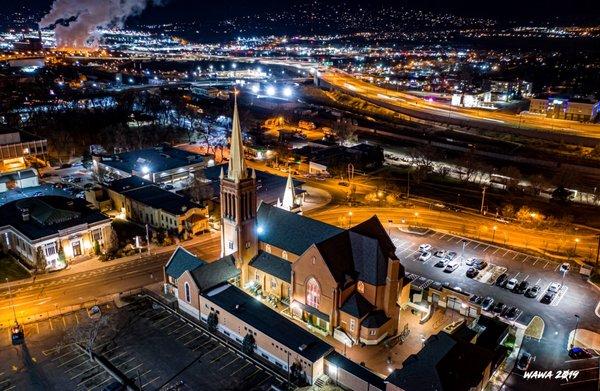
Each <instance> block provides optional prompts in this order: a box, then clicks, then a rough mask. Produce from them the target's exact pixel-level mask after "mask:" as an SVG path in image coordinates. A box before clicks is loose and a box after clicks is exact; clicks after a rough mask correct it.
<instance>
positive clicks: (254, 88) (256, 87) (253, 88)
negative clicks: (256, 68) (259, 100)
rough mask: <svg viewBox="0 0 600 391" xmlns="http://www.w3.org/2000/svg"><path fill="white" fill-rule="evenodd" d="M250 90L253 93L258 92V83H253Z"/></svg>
mask: <svg viewBox="0 0 600 391" xmlns="http://www.w3.org/2000/svg"><path fill="white" fill-rule="evenodd" d="M252 92H253V93H255V94H258V93H259V92H260V85H258V84H254V85H253V86H252Z"/></svg>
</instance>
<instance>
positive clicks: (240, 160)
mask: <svg viewBox="0 0 600 391" xmlns="http://www.w3.org/2000/svg"><path fill="white" fill-rule="evenodd" d="M237 93H238V92H237V91H235V93H234V95H233V96H234V98H233V99H234V103H233V118H232V126H231V145H230V148H229V169H228V171H227V178H228V179H230V180H232V181H235V182H238V181H240V180H242V179H246V178H247V177H248V172H247V171H246V163H245V162H244V144H243V138H242V127H241V126H240V117H239V115H238V108H237Z"/></svg>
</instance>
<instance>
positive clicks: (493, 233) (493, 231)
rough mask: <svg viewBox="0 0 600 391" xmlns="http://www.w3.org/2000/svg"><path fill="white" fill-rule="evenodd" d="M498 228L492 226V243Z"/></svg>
mask: <svg viewBox="0 0 600 391" xmlns="http://www.w3.org/2000/svg"><path fill="white" fill-rule="evenodd" d="M497 229H498V226H496V225H494V226H493V227H492V243H494V238H495V237H496V230H497Z"/></svg>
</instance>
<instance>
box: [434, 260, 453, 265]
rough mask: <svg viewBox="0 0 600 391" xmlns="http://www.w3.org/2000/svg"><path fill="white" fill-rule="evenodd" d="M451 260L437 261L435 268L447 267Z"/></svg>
mask: <svg viewBox="0 0 600 391" xmlns="http://www.w3.org/2000/svg"><path fill="white" fill-rule="evenodd" d="M448 262H449V260H448V259H440V260H439V261H437V263H436V264H435V265H433V266H435V267H446V264H448Z"/></svg>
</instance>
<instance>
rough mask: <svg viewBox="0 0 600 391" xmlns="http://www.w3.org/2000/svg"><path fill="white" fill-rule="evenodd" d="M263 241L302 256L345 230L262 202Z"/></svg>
mask: <svg viewBox="0 0 600 391" xmlns="http://www.w3.org/2000/svg"><path fill="white" fill-rule="evenodd" d="M257 220H258V229H259V230H260V231H259V232H260V233H259V235H258V237H259V240H261V241H263V242H265V243H268V244H270V245H273V246H275V247H279V248H281V249H283V250H286V251H289V252H291V253H292V254H296V255H301V254H303V253H304V252H305V251H306V250H307V249H308V248H309V247H310V246H311V245H313V244H315V243H319V242H322V241H323V240H326V239H328V238H330V237H332V236H335V235H337V234H340V233H342V232H344V230H342V229H340V228H338V227H334V226H333V225H329V224H325V223H322V222H320V221H317V220H313V219H311V218H308V217H304V216H301V215H298V214H295V213H292V212H288V211H285V210H283V209H280V208H277V207H275V206H272V205H269V204H266V203H264V202H263V203H261V204H260V205H259V207H258V213H257Z"/></svg>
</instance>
